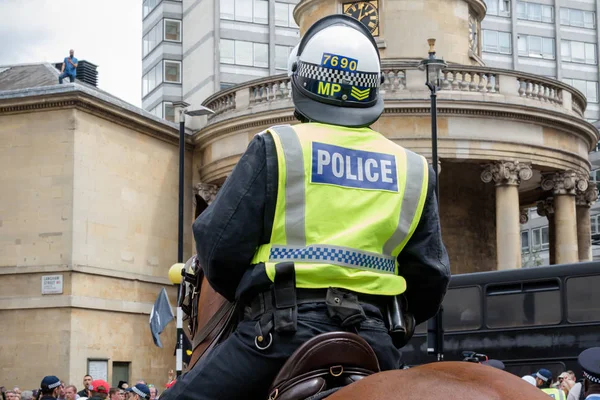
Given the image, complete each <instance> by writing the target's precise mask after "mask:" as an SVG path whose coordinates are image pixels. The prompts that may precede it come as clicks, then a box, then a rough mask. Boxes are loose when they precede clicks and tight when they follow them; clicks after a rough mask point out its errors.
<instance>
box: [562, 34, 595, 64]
mask: <svg viewBox="0 0 600 400" xmlns="http://www.w3.org/2000/svg"><path fill="white" fill-rule="evenodd" d="M560 54H561V57H562V60H563V61H569V62H574V63H583V64H596V44H595V43H585V42H576V41H570V40H562V41H561V43H560Z"/></svg>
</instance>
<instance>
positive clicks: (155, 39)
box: [142, 20, 163, 57]
mask: <svg viewBox="0 0 600 400" xmlns="http://www.w3.org/2000/svg"><path fill="white" fill-rule="evenodd" d="M162 40H163V23H162V20H161V21H159V22H158V23H157V24H156V25H154V26H153V27H152V28H151V29H150V30H149V31H148V33H146V34H145V35H144V37H143V40H142V57H146V56H147V55H148V54H150V53H151V52H152V50H154V49H155V48H156V46H158V45H159V44H160V42H162Z"/></svg>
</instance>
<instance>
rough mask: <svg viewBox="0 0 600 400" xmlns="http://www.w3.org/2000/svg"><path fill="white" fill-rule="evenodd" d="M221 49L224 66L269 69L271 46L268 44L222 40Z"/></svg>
mask: <svg viewBox="0 0 600 400" xmlns="http://www.w3.org/2000/svg"><path fill="white" fill-rule="evenodd" d="M220 49H221V57H220V59H221V62H222V63H223V64H235V65H247V66H249V67H262V68H268V67H269V45H268V44H266V43H253V42H246V41H243V40H229V39H221V42H220Z"/></svg>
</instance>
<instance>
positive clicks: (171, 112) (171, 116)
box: [162, 101, 175, 122]
mask: <svg viewBox="0 0 600 400" xmlns="http://www.w3.org/2000/svg"><path fill="white" fill-rule="evenodd" d="M162 104H163V115H164V117H163V118H164V119H166V120H167V121H171V122H175V107H173V103H169V102H166V101H165V102H163V103H162Z"/></svg>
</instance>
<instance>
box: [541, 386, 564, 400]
mask: <svg viewBox="0 0 600 400" xmlns="http://www.w3.org/2000/svg"><path fill="white" fill-rule="evenodd" d="M542 392H544V393H546V394H548V395H550V397H552V398H553V399H555V400H564V398H565V396H564V393H561V391H560V390H559V389H555V388H544V389H542Z"/></svg>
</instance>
